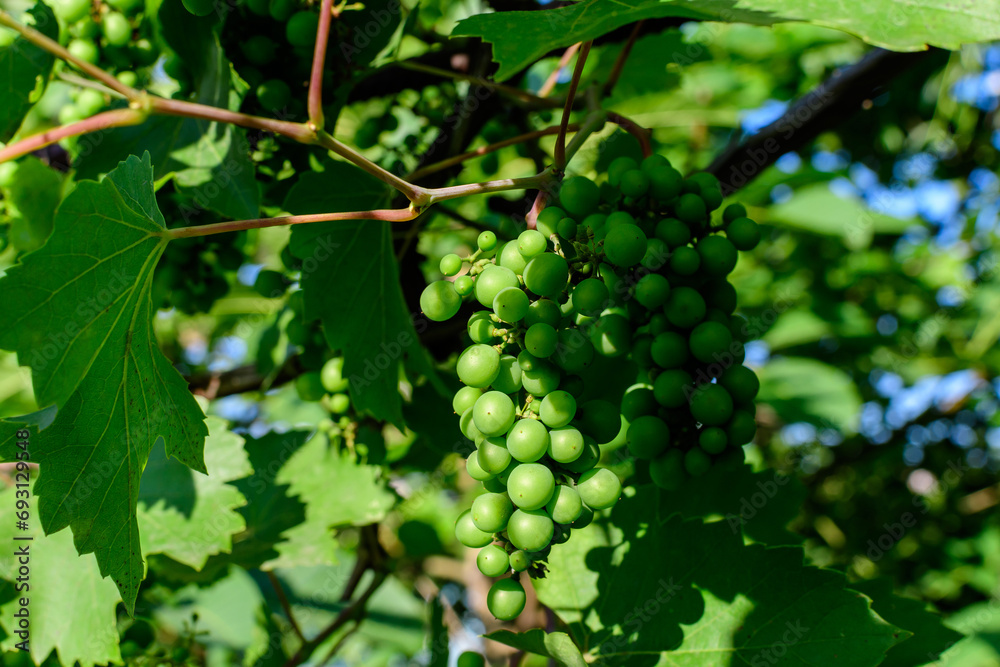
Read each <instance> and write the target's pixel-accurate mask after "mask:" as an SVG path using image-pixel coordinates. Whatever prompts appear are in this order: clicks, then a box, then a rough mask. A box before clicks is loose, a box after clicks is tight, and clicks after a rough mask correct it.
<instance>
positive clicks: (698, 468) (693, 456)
mask: <svg viewBox="0 0 1000 667" xmlns="http://www.w3.org/2000/svg"><path fill="white" fill-rule="evenodd" d="M710 467H712V459H710V458H709V457H708V454H706V453H705V452H704V451H702V450H700V449H697V448H695V449H689V450H688V452H687V454H685V455H684V469H685V470H687V471H688V474H689V475H691V476H692V477H701V476H702V475H704V474H705V473H706V472H708V469H709V468H710Z"/></svg>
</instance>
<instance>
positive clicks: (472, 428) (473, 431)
mask: <svg viewBox="0 0 1000 667" xmlns="http://www.w3.org/2000/svg"><path fill="white" fill-rule="evenodd" d="M477 400H478V399H477ZM475 407H476V406H472V408H469V409H468V410H466V411H465V412H463V413H462V415H461V416H460V417H459V418H458V427H459V429H461V431H462V434H463V435H465V437H466V438H468V439H469V440H472V441H473V442H475V443H478V442H479V441H481V440H482V439H483V438H485V437H486V436H485V435H483V432H482V431H480V430H479V429H478V428H476V420H475V416H474V413H473V409H474V408H475ZM479 464H480V466H482V461H480V462H479ZM483 470H486V468H485V467H483Z"/></svg>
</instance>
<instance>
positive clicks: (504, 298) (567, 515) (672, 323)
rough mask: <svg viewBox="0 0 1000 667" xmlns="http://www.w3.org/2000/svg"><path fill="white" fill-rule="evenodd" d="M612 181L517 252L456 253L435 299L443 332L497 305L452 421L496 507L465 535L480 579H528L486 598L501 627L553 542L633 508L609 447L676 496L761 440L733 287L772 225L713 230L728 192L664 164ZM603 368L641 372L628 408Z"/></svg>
mask: <svg viewBox="0 0 1000 667" xmlns="http://www.w3.org/2000/svg"><path fill="white" fill-rule="evenodd" d="M607 176H608V177H607V181H606V182H605V183H604V184H603V185H602V186H598V185H597V184H596V183H595V182H593V181H591V180H590V179H587V178H583V177H573V178H569V179H567V180H566V181H565V182H564V184H563V186H562V189H561V191H560V193H559V201H558V203H557V204H556V205H553V206H549V207H547V208H545V209H544V210H543V211H542V212H541V213H540V214H539V216H538V219H537V225H536V226H537V228H536V229H528V230H526V231H523V232H522V233H521V234H520V235H519V236H518V237H517V239H515V240H512V241H510V242H508V243H506V244H502V245H501V244H500V243H498V241H497V238H496V236H495V235H494V234H493V233H492V232H483V233H482V234H481V235H480V236H479V239H478V249H477V250H476V252H474V253H473V254H472V255H470V256H469V257H466V258H461V257H459V256H458V255H446V256H445V257H444V258H442V260H441V263H440V270H441V272H442V273H443V274H444V275H445V276H446V277H447V278H448V279H445V280H439V281H436V282H433V283H431V284H430V285H428V286H427V288H426V289H425V290H424V292H423V294H422V295H421V299H420V305H421V309H422V310H423V311H424V313H425V315H426V316H427V317H428V318H430V319H432V320H437V321H442V320H446V319H449V318H451V317H453V316H454V315H456V314H457V313H458V311H459V309H460V307H461V305H462V303H463V300H468V301H470V302H471V303H473V304H478V305H479V306H481V307H482V310H478V311H477V312H475V313H474V314H473V315H472V316H471V317H470V319H469V322H468V335H469V337H470V338H471V340H472V345H470V346H469V347H468V348H466V349H465V351H464V352H462V354H461V355H460V356H459V358H458V362H457V368H456V370H457V374H458V377H459V379H460V380H461V381H462V383H463V384H464V386H463V387H462V388H461V389H460V390H459V391H458V392H457V393H456V394H455V396H454V400H453V408H454V410H455V412H456V413H457V414H458V415H459V416H460V417H459V419H460V426H461V429H462V431H463V433H464V434H465V435H466V437H468V438H469V439H470V440H473V441H474V442H475V443H476V450H475V451H474V452H472V454H471V455H470V456H469V457H468V459H467V462H466V464H467V469H468V472H469V474H470V475H471V476H472V477H473V478H474V479H477V480H479V481H481V482H482V483H483V486H484V487H485V489H486V493H484V494H482V495H480V496H479V497H477V498H476V499H475V501H474V502H473V505H472V508H471V509H470V510H469V511H467V512H465V513H464V514H462V515H461V516H460V517H459V519H458V522H457V525H456V535H457V537H458V539H459V541H460V542H462V544H464V545H466V546H468V547H472V548H479V549H480V551H479V554H478V557H477V563H478V565H479V569H480V570H481V571H482V572H483V574H485V575H487V576H490V577H499V576H501V575H504V574H505V573H507V572H510V571H513V572H514V573H515V574H514V576H513V577H511V578H506V579H500V580H498V581H497V582H496V583H494V584H493V587H492V588H491V590H490V593H489V596H488V606H489V609H490V611H491V613H492V614H493V615H494V616H495V617H496V618H498V619H502V620H510V619H513V618H515V617H516V616H517V615H518V614H520V612H521V610H522V609H523V607H524V603H525V593H524V588H523V586H522V585H521V584H520V582H519V581H518V580H517V579H516V577H517V573H520V572H523V571H525V570H529V568H531V573H532V574H540V573H541V570H540V568H537V569H536V567H535V566H536V564H538V563H541V562H542V561H544V559H545V558H546V555H547V550H548V548H549V545H550V544H553V543H559V542H562V541H565V540H566V539H568V537H569V533H570V531H571V529H572V528H580V527H582V526H585V525H587V524H589V523H590V521H591V520H592V517H593V513H594V511H598V510H603V509H607V508H610V507H611V506H613V505H614V504H615V502H616V501H617V500H618V498H619V496H620V495H621V489H622V487H621V483H620V481H619V478H618V476H617V475H616V474H615V473H614V472H612V471H611V470H610V469H608V468H604V467H600V466H599V462H600V460H601V454H602V449H601V445H608V444H610V443H613V442H621V441H623V440H624V441H625V442H627V446H628V451H629V452H630V453H631V454H632V455H633V456H634V458H635V459H636V467H637V470H641V469H645V468H646V467H647V466H648V474H649V476H650V477H651V478H652V480H653V481H654V482H655V483H656V484H658V485H659V486H661V487H663V488H666V489H673V488H676V487H677V486H678V485H679V484H680V483H681V482H682V481H683V480H684V479H685V478H686V477H688V476H699V475H702V474H704V473H705V472H706V471H707V470H708V469H709V467H710V466H711V464H712V460H713V459H714V458H717V457H719V456H720V455H722V454H723V453H724V452H726V451H727V450H735V449H738V448H739V447H740V446H741V445H743V444H746V443H747V442H749V441H750V440H751V439H752V438H753V436H754V433H755V430H756V426H755V421H754V411H753V401H754V398H755V396H756V394H757V390H758V388H759V384H758V381H757V378H756V376H755V375H754V373H753V372H752V371H751V370H749V369H747V368H745V367H744V366H742V361H743V358H744V349H743V341H742V340H741V338H742V333H743V330H744V328H745V326H744V320H743V319H742V318H741V317H739V316H736V315H734V314H733V311H734V310H735V308H736V291H735V289H734V288H733V286H732V285H731V284H730V283H729V282H728V281H727V279H726V277H727V275H728V274H729V273H730V272H731V271H732V270H733V269H734V267H735V266H736V261H737V254H738V250H749V249H752V248H753V247H755V246H756V245H757V243H758V242H759V240H760V230H759V228H758V226H757V224H756V223H755V222H753V221H752V220H750V219H749V218H748V217H746V209H745V208H744V207H743V206H742V205H740V204H732V205H730V206H728V207H726V209H725V210H724V211H722V213H721V215H719V216H716V218H717V219H716V221H715V223H714V224H713V221H712V212H713V211H714V210H716V209H718V208H719V207H720V206H721V203H722V200H723V196H722V193H721V189H720V186H719V183H718V181H717V180H716V179H715V178H714V177H713V176H711V175H710V174H706V173H699V174H694V175H693V176H691V177H689V178H686V179H685V178H683V177H682V176H681V174H680V173H679V172H678V171H677V170H676V169H674V168H673V167H672V166H671V165H670V163H669V162H668V161H667V160H666V159H665V158H663V157H662V156H658V155H653V156H651V157H648V158H646V159H644V160H643V161H642V162H641V163H638V162H636V161H635V160H633V159H631V158H625V157H623V158H618V159H616V160H614V161H613V162H612V163H611V164H610V165H609V168H608V174H607ZM466 265H469V270H468V271H467V272H463V271H464V269H465V268H466ZM598 357H608V358H614V359H618V360H620V361H621V362H622V363H623V364H626V365H627V364H632V365H630V366H628V368H629V369H631V372H634V374H635V380H636V382H635V384H633V385H632V386H631V387H629V388H628V389H627V390H626V391H625V392H624V393H623V394H622V395H620V396H608V394H607V392H606V391H603V392H602V391H601V388H600V387H594V386H593V385H594V384H595V383H596V384H600V383H601V378H600V377H594V376H590V377H588V373H587V369H588V368H589V367H590V366H591V365H592V364H593V363H594V362H595V360H596V359H597V358H598ZM585 378H586V379H585ZM588 385H590V386H588ZM592 395H600V396H602V398H592V399H590V400H585V397H587V396H592ZM609 398H610V399H611V400H607V399H609Z"/></svg>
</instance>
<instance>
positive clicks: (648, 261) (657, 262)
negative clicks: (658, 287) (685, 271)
mask: <svg viewBox="0 0 1000 667" xmlns="http://www.w3.org/2000/svg"><path fill="white" fill-rule="evenodd" d="M669 259H670V248H669V247H668V246H667V244H666V243H664V242H663V241H661V240H660V239H658V238H656V237H655V236H654V237H653V238H651V239H649V240H647V241H646V252H645V253H643V255H642V259H640V260H639V264H640V265H642V267H643V268H645V269H647V270H648V271H654V272H655V271H659V270H660V269H662V268H663V267H664V266H666V265H667V262H668V260H669Z"/></svg>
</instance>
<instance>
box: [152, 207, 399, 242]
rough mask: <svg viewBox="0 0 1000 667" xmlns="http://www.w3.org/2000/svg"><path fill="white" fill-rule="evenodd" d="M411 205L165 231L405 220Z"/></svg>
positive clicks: (182, 234) (179, 235)
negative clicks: (341, 221)
mask: <svg viewBox="0 0 1000 667" xmlns="http://www.w3.org/2000/svg"><path fill="white" fill-rule="evenodd" d="M417 213H418V212H417V211H416V210H415V209H414V208H413V207H410V208H401V209H379V210H375V211H348V212H343V213H314V214H312V215H283V216H278V217H276V218H256V219H254V220H229V221H226V222H217V223H214V224H211V225H199V226H195V227H180V228H178V229H172V230H170V231H169V232H167V234H166V236H167V238H170V239H184V238H191V237H193V236H210V235H212V234H225V233H226V232H237V231H241V230H244V229H263V228H264V227H283V226H286V225H303V224H309V223H312V222H331V221H334V220H385V221H388V222H405V221H407V220H413V219H414V218H415V217H417Z"/></svg>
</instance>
